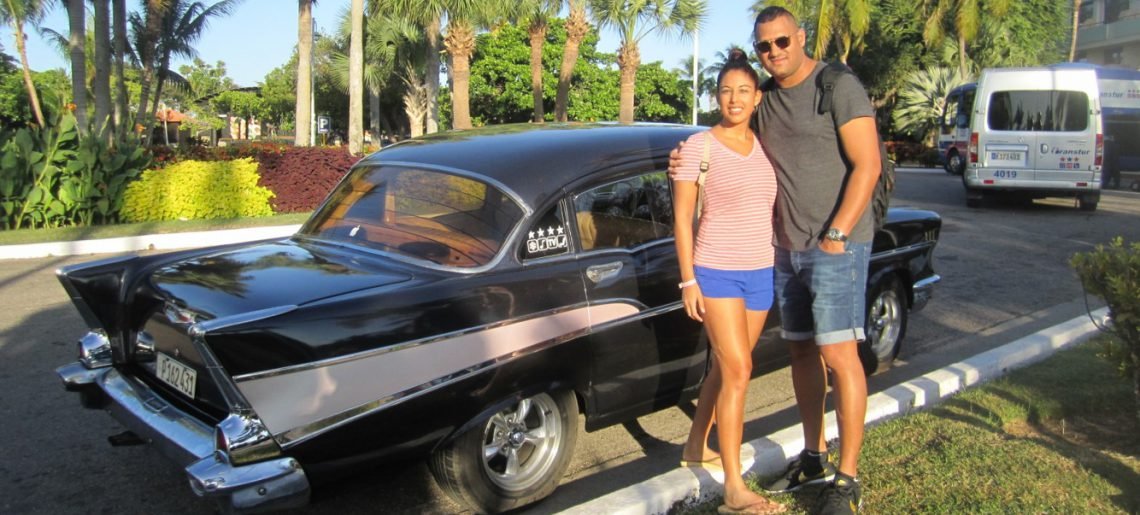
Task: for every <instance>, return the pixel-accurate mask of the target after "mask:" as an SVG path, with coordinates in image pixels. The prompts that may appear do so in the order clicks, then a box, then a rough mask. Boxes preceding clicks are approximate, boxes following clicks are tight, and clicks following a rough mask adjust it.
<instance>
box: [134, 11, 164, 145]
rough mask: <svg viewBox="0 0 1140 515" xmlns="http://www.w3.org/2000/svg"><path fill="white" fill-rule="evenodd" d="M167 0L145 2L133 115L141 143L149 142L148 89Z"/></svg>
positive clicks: (152, 78)
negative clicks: (136, 107)
mask: <svg viewBox="0 0 1140 515" xmlns="http://www.w3.org/2000/svg"><path fill="white" fill-rule="evenodd" d="M166 9H167V0H146V8H145V10H146V14H145V16H146V26H145V28H144V29H143V35H142V38H141V39H142V41H141V42H140V43H139V46H138V48H136V49H135V50H136V51H137V52H138V56H139V61H140V62H141V63H142V79H141V80H140V81H139V82H140V85H139V90H140V93H139V110H138V113H137V114H136V115H135V123H136V124H138V125H142V127H143V130H142V137H143V141H145V142H149V139H150V134H147V130H149V129H150V126H151V122H153V121H154V111H151V112H149V113H148V112H147V107H148V105H147V104H149V103H150V87H151V82H153V81H154V64H155V55H154V52H155V50H156V49H157V46H158V38H159V37H160V36H161V32H162V18H163V17H164V16H165V14H166Z"/></svg>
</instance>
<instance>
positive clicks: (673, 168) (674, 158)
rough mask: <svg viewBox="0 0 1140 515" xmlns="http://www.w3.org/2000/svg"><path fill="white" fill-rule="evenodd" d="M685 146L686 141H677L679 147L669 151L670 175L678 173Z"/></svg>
mask: <svg viewBox="0 0 1140 515" xmlns="http://www.w3.org/2000/svg"><path fill="white" fill-rule="evenodd" d="M684 146H685V142H684V141H682V142H680V143H677V148H675V149H673V151H672V152H669V175H672V174H675V173H677V170H679V169H680V168H681V147H684Z"/></svg>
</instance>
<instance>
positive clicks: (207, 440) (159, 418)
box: [96, 368, 214, 466]
mask: <svg viewBox="0 0 1140 515" xmlns="http://www.w3.org/2000/svg"><path fill="white" fill-rule="evenodd" d="M105 370H106V371H105V372H104V373H103V374H101V375H100V376H98V377H97V378H96V384H98V385H99V387H100V388H102V389H103V391H105V392H106V393H107V396H108V397H110V399H111V402H110V404H108V406H107V409H108V411H110V412H111V416H113V417H114V418H115V419H116V420H118V421H119V422H120V423H122V424H123V425H124V426H126V427H127V429H130V430H131V431H133V432H134V433H135V434H137V435H139V436H140V437H142V438H143V439H144V440H147V441H150V442H151V443H153V444H155V446H156V447H158V449H159V451H161V452H162V454H163V455H165V456H166V457H168V458H170V459H172V460H174V462H175V463H178V464H179V465H181V466H187V465H189V464H191V463H194V462H195V461H198V460H200V459H202V458H205V457H207V456H211V455H213V453H214V438H213V436H214V428H213V427H210V426H209V425H207V424H206V423H204V422H202V421H201V420H198V419H197V418H194V417H192V416H190V415H187V414H186V413H185V412H183V411H182V410H180V409H178V408H177V407H175V406H174V405H172V404H170V403H168V402H167V401H166V400H165V399H163V398H162V397H160V396H158V395H156V394H155V392H154V391H153V390H151V389H150V387H148V386H147V385H145V384H143V383H141V382H139V381H138V380H137V379H134V378H132V377H129V376H124V375H122V374H120V373H119V371H118V370H115V369H113V368H108V369H105Z"/></svg>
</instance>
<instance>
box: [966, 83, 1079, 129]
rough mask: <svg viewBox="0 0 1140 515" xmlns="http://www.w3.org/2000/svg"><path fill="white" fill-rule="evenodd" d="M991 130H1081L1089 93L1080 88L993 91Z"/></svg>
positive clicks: (988, 118)
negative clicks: (1075, 89) (1074, 89)
mask: <svg viewBox="0 0 1140 515" xmlns="http://www.w3.org/2000/svg"><path fill="white" fill-rule="evenodd" d="M986 119H987V121H988V123H989V127H990V130H995V131H1039V132H1081V131H1084V130H1085V129H1087V128H1088V126H1089V97H1088V95H1086V94H1085V93H1083V92H1080V91H995V92H994V93H993V94H992V95H990V107H989V114H988V115H987V117H986Z"/></svg>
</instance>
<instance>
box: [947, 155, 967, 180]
mask: <svg viewBox="0 0 1140 515" xmlns="http://www.w3.org/2000/svg"><path fill="white" fill-rule="evenodd" d="M965 169H966V161H965V160H964V159H962V156H961V155H960V154H958V152H951V153H950V154H949V155H947V156H946V173H949V174H951V175H962V172H963V171H964V170H965Z"/></svg>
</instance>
